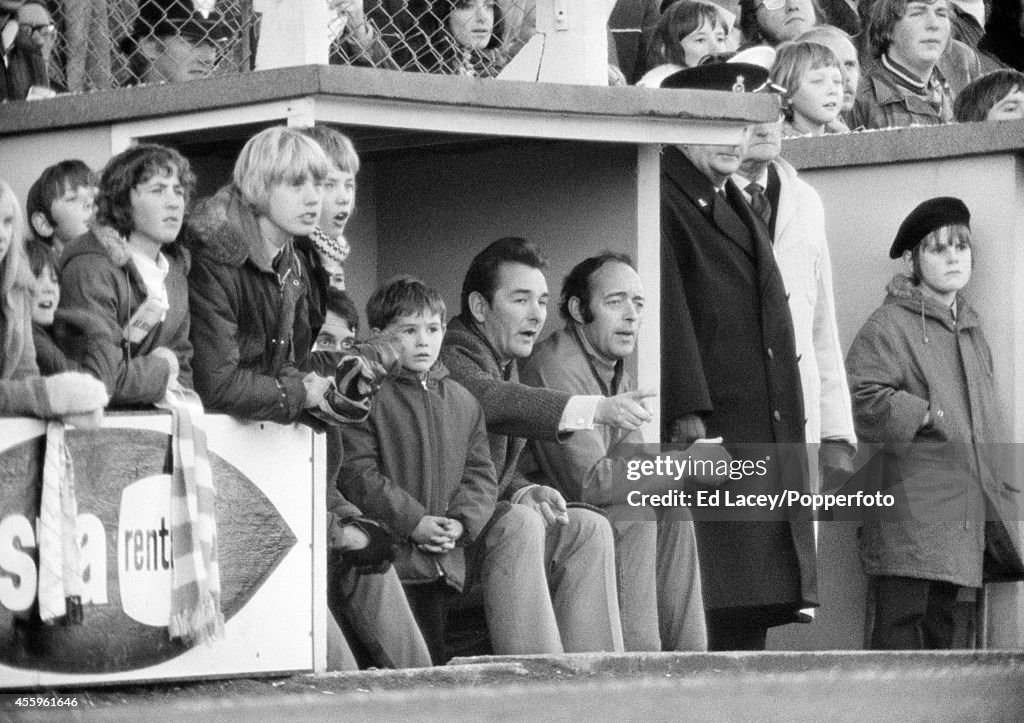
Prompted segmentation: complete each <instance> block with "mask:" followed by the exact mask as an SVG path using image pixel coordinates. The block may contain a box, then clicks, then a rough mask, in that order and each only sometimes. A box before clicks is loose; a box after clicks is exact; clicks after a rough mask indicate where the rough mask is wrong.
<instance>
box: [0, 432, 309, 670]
mask: <svg viewBox="0 0 1024 723" xmlns="http://www.w3.org/2000/svg"><path fill="white" fill-rule="evenodd" d="M170 423H171V418H170V415H169V414H164V413H138V414H116V413H115V414H109V415H108V416H107V417H106V419H105V420H104V423H103V426H102V428H101V429H98V430H93V431H84V430H74V429H70V430H69V432H68V434H67V441H68V446H69V448H70V450H71V455H72V458H73V460H74V481H75V487H76V492H77V498H78V518H77V534H78V538H79V541H80V545H81V551H82V564H83V568H84V573H85V574H84V583H85V585H84V595H83V598H84V599H83V603H84V604H83V608H84V616H83V617H84V619H83V621H82V624H81V625H59V624H58V625H44V624H42V623H41V622H40V621H39V616H38V613H37V610H36V607H37V604H36V586H37V579H38V567H37V566H38V549H37V542H36V541H37V539H38V534H37V517H38V513H39V497H40V489H41V484H40V480H41V474H42V462H43V455H44V451H45V439H46V438H45V432H46V425H45V423H44V422H41V421H39V420H34V419H21V418H7V419H0V489H2V490H3V493H2V495H0V689H10V688H25V687H31V686H60V685H66V684H95V683H103V682H115V681H116V682H119V683H123V682H125V681H141V680H160V679H172V678H197V677H206V676H210V677H214V676H227V675H249V674H258V673H277V672H291V671H310V670H321V669H323V668H324V667H325V656H326V653H325V647H324V646H325V643H324V640H325V637H324V627H323V626H324V622H325V620H326V617H325V615H326V591H325V588H324V585H325V584H326V583H325V570H326V567H325V552H324V544H325V543H324V530H325V529H326V523H325V515H326V511H325V502H324V452H323V442H322V439H323V437H322V436H319V437H314V435H313V434H312V433H311V432H310V431H309V430H308V429H307V428H305V427H298V426H291V427H284V426H280V425H277V424H271V423H239V422H237V421H236V420H234V419H231V418H230V417H225V416H220V415H208V416H207V417H206V428H207V434H208V438H209V452H210V455H209V456H210V463H211V468H212V471H213V476H214V481H215V484H216V488H217V530H218V538H219V540H218V544H219V553H220V570H221V589H222V598H221V610H222V612H223V614H224V618H225V620H226V624H225V631H224V636H223V638H221V639H220V640H217V641H215V642H213V643H211V644H203V643H200V644H197V645H194V646H188V645H185V644H183V643H181V642H172V641H171V640H170V638H169V636H168V632H167V621H168V616H169V610H170V600H171V570H170V539H169V527H170V524H169V509H170V471H171V469H170V464H171V456H170V444H171V437H170V426H171V424H170Z"/></svg>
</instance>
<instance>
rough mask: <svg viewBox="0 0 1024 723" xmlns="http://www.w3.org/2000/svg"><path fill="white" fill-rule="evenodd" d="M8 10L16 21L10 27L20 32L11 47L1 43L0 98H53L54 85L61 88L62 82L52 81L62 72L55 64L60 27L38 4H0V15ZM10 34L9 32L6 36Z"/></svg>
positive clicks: (0, 41)
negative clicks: (15, 27) (55, 46)
mask: <svg viewBox="0 0 1024 723" xmlns="http://www.w3.org/2000/svg"><path fill="white" fill-rule="evenodd" d="M15 6H17V7H15ZM5 11H7V12H10V11H13V12H14V22H13V23H9V25H11V26H14V25H16V26H17V31H16V33H15V34H14V36H13V39H12V40H10V41H8V42H9V45H8V42H4V41H3V40H0V46H2V47H3V51H4V53H3V55H4V57H3V63H2V65H3V69H2V74H3V75H2V77H0V99H2V100H24V99H25V98H28V97H32V98H41V97H50V96H52V95H53V94H54V91H55V89H54V88H53V87H52V86H53V85H57V86H58V87H59V86H60V83H53V82H51V79H52V78H53V77H54V76H56V75H59V73H58V70H57V68H56V67H55V64H54V62H53V48H54V45H55V44H56V41H57V28H56V26H55V25H54V24H53V20H52V19H51V18H50V14H49V13H48V12H47V11H46V8H45V7H43V6H42V5H41V4H39V3H16V2H13V3H12V2H5V3H2V4H0V12H5ZM5 31H6V28H5ZM9 34H10V33H9V31H7V32H4V34H3V35H4V37H6V36H7V35H9Z"/></svg>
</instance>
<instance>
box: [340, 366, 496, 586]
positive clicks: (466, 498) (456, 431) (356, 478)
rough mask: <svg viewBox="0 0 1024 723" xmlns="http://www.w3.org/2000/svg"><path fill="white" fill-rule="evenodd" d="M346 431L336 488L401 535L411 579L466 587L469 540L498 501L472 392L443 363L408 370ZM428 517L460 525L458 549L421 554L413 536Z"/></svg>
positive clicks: (398, 563) (401, 564) (404, 570)
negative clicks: (425, 369)
mask: <svg viewBox="0 0 1024 723" xmlns="http://www.w3.org/2000/svg"><path fill="white" fill-rule="evenodd" d="M341 433H342V439H343V440H344V446H345V459H344V462H343V463H342V467H341V472H340V474H339V475H338V486H339V488H340V489H341V491H342V493H343V494H344V495H345V498H346V499H348V500H351V501H352V502H353V503H354V504H355V505H357V506H358V507H359V509H361V510H362V511H363V513H364V514H366V515H367V516H368V517H372V518H373V519H375V520H379V521H381V522H382V523H383V524H384V525H385V526H386V527H387V528H388V529H390V530H391V531H392V532H393V533H394V534H395V536H396V537H398V538H399V539H400V546H399V549H398V556H397V557H396V559H395V569H396V570H397V572H398V576H399V577H400V578H401V579H402V581H403V582H406V583H421V582H429V581H431V580H436V579H437V578H439V577H443V578H444V579H445V580H446V581H447V582H448V584H449V585H451V586H452V587H454V588H455V589H457V590H459V591H461V590H462V586H463V584H464V583H465V580H466V560H465V554H464V546H465V545H468V544H470V543H472V542H473V541H474V540H475V539H476V538H477V537H479V535H480V533H481V532H482V531H483V529H484V527H485V526H486V524H487V521H488V520H489V519H490V518H491V515H492V514H493V513H494V508H495V503H496V499H497V484H496V482H495V476H494V464H493V463H492V462H491V454H490V449H489V447H488V445H487V432H486V430H485V429H484V414H483V410H481V409H480V405H479V404H478V403H477V401H476V399H474V398H473V395H472V394H470V393H469V392H468V391H466V389H465V388H464V387H462V386H461V385H460V384H459V383H458V382H455V381H453V380H452V379H451V378H449V376H448V370H447V369H446V368H445V367H444V365H443V364H441V363H440V362H438V363H436V364H435V365H434V367H433V368H432V369H431V370H430V371H429V372H426V373H423V374H417V373H415V372H410V371H408V370H405V369H403V370H402V371H401V372H399V374H398V376H397V377H392V378H389V379H387V380H385V381H384V383H383V384H382V385H381V388H380V391H378V392H377V396H376V397H374V400H373V407H372V408H371V410H370V416H369V418H368V419H367V420H366V421H365V422H362V423H359V424H346V425H342V427H341ZM424 515H438V516H444V517H450V518H452V519H457V520H459V521H460V522H461V523H462V525H463V527H464V529H465V533H464V535H463V537H462V538H461V539H460V540H459V542H458V544H457V546H456V547H455V549H454V550H452V551H451V552H447V553H445V554H441V555H437V554H434V553H430V552H423V551H421V550H419V549H418V548H417V547H416V545H415V544H414V543H413V542H412V541H411V540H410V539H409V535H410V534H412V531H413V530H414V529H415V528H416V525H418V524H419V522H420V520H421V519H422V518H423V516H424Z"/></svg>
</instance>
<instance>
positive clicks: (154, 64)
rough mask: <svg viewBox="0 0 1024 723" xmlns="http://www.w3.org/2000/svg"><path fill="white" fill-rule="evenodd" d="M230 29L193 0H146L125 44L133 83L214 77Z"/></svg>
mask: <svg viewBox="0 0 1024 723" xmlns="http://www.w3.org/2000/svg"><path fill="white" fill-rule="evenodd" d="M231 34H232V33H231V28H230V27H229V26H228V23H227V22H225V19H224V18H223V16H221V15H220V14H219V13H217V12H210V13H206V14H204V13H202V12H200V11H198V10H196V9H195V7H194V5H193V3H192V2H191V0H143V1H142V3H141V4H140V5H139V15H138V17H137V18H136V20H135V25H134V27H133V29H132V34H131V36H130V37H128V38H125V39H124V40H123V41H122V42H121V52H123V53H124V54H125V55H126V56H127V57H128V64H129V69H130V71H131V74H132V82H133V83H138V84H147V83H177V82H180V81H184V80H193V79H196V78H206V77H209V76H210V75H213V73H214V71H215V69H216V66H217V62H218V60H219V59H220V54H221V51H222V49H223V48H222V46H223V45H224V43H226V42H227V41H228V39H229V38H230V37H231Z"/></svg>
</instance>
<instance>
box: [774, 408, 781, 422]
mask: <svg viewBox="0 0 1024 723" xmlns="http://www.w3.org/2000/svg"><path fill="white" fill-rule="evenodd" d="M772 416H773V417H775V421H776V422H781V421H782V415H781V414H779V410H778V409H776V410H775V412H774V413H773V414H772Z"/></svg>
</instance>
